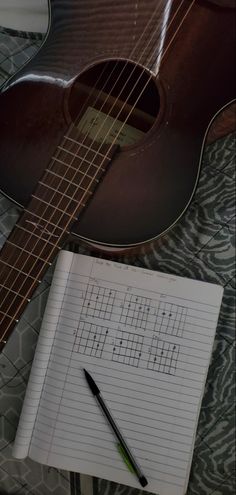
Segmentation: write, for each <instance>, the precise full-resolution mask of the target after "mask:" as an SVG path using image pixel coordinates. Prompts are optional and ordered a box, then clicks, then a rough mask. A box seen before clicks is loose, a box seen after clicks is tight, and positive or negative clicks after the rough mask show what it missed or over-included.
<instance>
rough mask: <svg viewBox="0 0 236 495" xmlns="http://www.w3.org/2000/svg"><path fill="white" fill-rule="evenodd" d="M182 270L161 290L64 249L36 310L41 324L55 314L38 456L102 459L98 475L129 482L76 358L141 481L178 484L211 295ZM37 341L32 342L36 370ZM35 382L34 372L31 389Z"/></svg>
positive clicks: (206, 350)
mask: <svg viewBox="0 0 236 495" xmlns="http://www.w3.org/2000/svg"><path fill="white" fill-rule="evenodd" d="M70 259H71V253H70ZM145 272H147V270H145ZM65 276H67V277H68V281H67V284H66V287H64V289H63V288H62V286H63V285H65ZM183 280H184V279H181V280H180V279H178V277H173V278H172V279H170V278H168V277H166V278H165V276H163V277H162V278H161V283H162V284H163V290H160V280H159V279H158V276H156V274H155V276H154V277H153V278H152V277H150V276H149V275H148V274H147V273H144V272H142V271H140V269H138V268H137V269H136V268H135V270H132V269H130V268H127V269H124V268H123V267H121V266H119V264H116V263H115V264H114V263H113V262H109V263H108V265H107V264H106V263H105V262H103V261H102V260H99V262H97V261H96V259H94V258H90V257H83V256H81V255H73V259H72V272H71V273H70V274H69V276H68V272H66V271H63V270H62V271H61V270H60V261H59V265H58V267H57V268H56V271H55V277H54V288H53V291H54V292H53V294H52V296H51V299H50V306H49V307H48V308H47V311H46V313H45V317H44V320H43V331H44V332H45V333H47V329H50V328H53V327H54V325H55V324H56V327H57V330H56V335H55V339H54V341H53V343H52V340H51V341H50V339H49V341H48V345H51V353H50V360H49V363H48V368H47V376H46V380H45V384H44V387H43V390H42V395H41V400H40V405H39V408H38V415H37V422H36V424H35V428H34V432H33V437H32V441H31V449H30V450H31V454H32V455H33V458H34V457H35V456H36V457H37V455H38V456H39V458H40V456H42V458H43V457H44V459H45V456H47V459H48V462H52V463H54V465H57V464H55V463H58V466H60V467H62V463H63V459H64V462H66V466H67V468H68V469H71V470H74V469H73V468H74V466H75V463H76V466H77V469H78V471H79V470H80V468H81V469H82V467H83V469H85V464H86V470H88V469H89V467H88V466H92V468H91V469H92V472H91V474H94V473H95V474H94V475H99V474H98V473H99V469H100V468H101V469H102V471H101V472H100V476H102V477H103V476H104V477H105V478H107V479H108V478H109V473H110V475H111V473H112V479H113V480H114V481H117V482H123V480H124V477H125V480H126V482H127V484H131V486H135V487H137V485H136V480H134V479H133V477H132V475H131V474H130V473H127V470H126V468H125V466H124V465H123V464H122V461H121V459H120V458H119V455H118V453H117V452H116V450H115V448H114V445H115V442H114V438H113V437H112V435H111V433H110V431H109V429H108V428H107V424H106V422H105V421H104V418H103V417H102V415H101V413H100V411H99V409H98V408H97V404H96V402H95V401H94V398H93V397H91V396H90V395H89V393H88V390H86V386H85V384H84V382H83V379H82V378H81V368H82V367H83V366H86V367H87V366H88V368H89V369H91V372H92V374H93V373H94V374H95V376H96V381H98V383H99V385H100V386H101V390H102V393H103V394H104V396H105V397H106V399H107V401H108V403H109V406H110V408H111V409H112V411H113V412H114V414H115V419H116V420H117V422H118V424H119V425H120V427H121V429H122V431H123V432H125V437H126V438H127V440H128V442H130V444H131V447H132V448H134V449H135V455H137V459H138V460H139V462H140V461H141V464H142V468H143V469H145V475H146V476H147V478H148V480H150V483H149V487H148V488H149V490H151V491H159V493H160V494H161V495H167V494H168V495H169V492H168V491H167V490H168V487H169V486H170V485H171V486H173V487H175V486H176V492H175V491H174V488H173V490H172V492H171V493H178V494H181V493H182V491H181V490H182V488H183V487H184V485H185V483H186V476H187V473H188V469H189V459H190V458H191V451H192V445H193V439H194V433H195V428H196V421H197V418H198V412H199V405H200V399H201V395H202V391H203V386H204V381H205V377H206V370H207V367H208V363H209V357H210V352H211V348H212V343H213V338H214V332H215V325H216V320H217V315H218V311H219V303H220V295H219V290H218V289H215V288H214V286H212V284H211V288H212V291H213V292H214V291H215V294H216V295H215V301H214V297H213V295H212V294H213V292H212V291H211V294H208V292H209V291H208V290H207V288H206V287H205V286H204V285H203V284H202V283H201V282H199V284H198V283H197V284H196V283H194V284H193V283H192V282H191V281H187V282H186V280H185V281H183ZM176 288H178V291H177V289H176ZM184 291H185V293H184ZM62 292H63V294H64V300H63V302H61V297H62ZM177 293H178V294H179V295H178V294H177ZM176 294H177V295H176ZM184 295H185V297H183V296H184ZM193 296H194V297H193ZM203 299H204V300H203ZM59 310H60V318H59V320H58V321H57V316H58V311H59ZM45 342H46V341H45ZM45 351H46V345H45V344H42V345H41V344H40V345H39V347H38V355H39V357H40V359H41V361H40V360H39V361H36V364H35V372H40V369H39V368H40V362H41V363H42V362H43V360H44V353H45ZM65 370H66V375H65ZM37 386H38V385H37V373H36V376H33V378H32V380H31V384H30V387H31V388H30V392H31V393H32V394H34V388H36V389H37ZM42 439H43V440H42ZM22 441H23V440H22ZM37 449H39V450H38V451H37ZM39 451H41V452H42V454H40V453H39ZM37 452H38V454H37ZM150 455H151V460H150ZM96 465H97V467H96ZM99 466H100V468H99ZM169 480H170V483H169ZM160 486H161V487H162V488H161V490H162V491H161V492H160ZM165 487H166V488H165ZM177 487H178V491H177ZM181 487H182V488H181ZM180 488H181V490H180Z"/></svg>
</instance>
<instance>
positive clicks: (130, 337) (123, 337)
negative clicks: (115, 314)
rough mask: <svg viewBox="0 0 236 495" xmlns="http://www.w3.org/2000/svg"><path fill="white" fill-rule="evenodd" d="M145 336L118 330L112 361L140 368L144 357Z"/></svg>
mask: <svg viewBox="0 0 236 495" xmlns="http://www.w3.org/2000/svg"><path fill="white" fill-rule="evenodd" d="M142 346H143V336H142V335H138V334H133V333H131V332H123V331H122V330H118V332H117V337H116V339H115V345H114V347H113V350H112V360H113V361H116V362H118V363H123V364H129V365H130V366H136V367H138V365H139V361H140V358H141V355H142Z"/></svg>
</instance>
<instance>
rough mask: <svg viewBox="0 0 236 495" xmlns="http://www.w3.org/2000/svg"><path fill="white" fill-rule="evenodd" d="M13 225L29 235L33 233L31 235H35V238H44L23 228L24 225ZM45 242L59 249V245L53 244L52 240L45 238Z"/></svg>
mask: <svg viewBox="0 0 236 495" xmlns="http://www.w3.org/2000/svg"><path fill="white" fill-rule="evenodd" d="M15 227H16V228H17V229H20V230H23V231H24V232H27V234H30V235H31V236H32V235H33V236H35V237H37V239H39V240H40V241H42V240H44V239H43V238H42V237H40V236H38V235H37V234H35V232H31V231H30V230H27V229H25V228H24V227H22V225H19V224H18V223H17V224H16V225H15ZM46 242H47V244H50V245H51V246H53V247H57V248H58V249H61V248H60V247H59V246H55V244H54V243H53V242H50V241H48V240H46Z"/></svg>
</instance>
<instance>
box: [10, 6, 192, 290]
mask: <svg viewBox="0 0 236 495" xmlns="http://www.w3.org/2000/svg"><path fill="white" fill-rule="evenodd" d="M182 4H183V1H182V3H181V6H182ZM157 10H158V6H157V7H156V10H155V11H154V12H153V15H152V16H151V18H150V19H149V21H148V23H147V24H146V26H145V29H144V31H143V33H142V36H143V35H144V33H145V32H146V30H147V28H148V26H149V24H150V22H151V20H152V19H153V17H154V14H155V13H156V11H157ZM178 10H179V9H177V12H178ZM177 12H176V13H175V16H176V15H177ZM175 16H174V17H175ZM171 22H173V19H172V21H171ZM167 24H168V22H167ZM170 24H171V23H170ZM164 30H165V27H164V29H163V31H164ZM161 35H162V33H161ZM142 36H141V37H140V38H139V42H140V41H141V39H142ZM149 42H150V40H149ZM137 46H138V43H136V45H135V46H134V50H135V49H136V48H137ZM131 55H132V53H131ZM76 144H77V142H76ZM80 144H82V143H80ZM66 151H67V150H66ZM73 155H74V154H73ZM77 156H78V155H77ZM71 163H72V162H71ZM66 165H67V166H68V167H69V166H71V164H66ZM70 168H72V167H70ZM75 170H76V172H78V171H79V169H75ZM86 175H87V174H86ZM87 176H88V175H87ZM62 181H63V178H62V180H61V182H62ZM78 186H79V184H78ZM57 191H59V190H57ZM59 193H60V194H61V192H60V191H59ZM44 213H45V212H44ZM48 223H49V222H48ZM48 223H47V225H48ZM35 228H37V225H36V227H35ZM32 235H35V233H34V232H33V233H32ZM52 235H53V234H52ZM38 238H39V239H43V237H42V235H41V236H40V237H39V236H38ZM19 257H20V255H19ZM19 257H18V259H19ZM27 261H28V260H26V261H25V264H26V263H27ZM25 264H24V266H25ZM6 297H7V296H6Z"/></svg>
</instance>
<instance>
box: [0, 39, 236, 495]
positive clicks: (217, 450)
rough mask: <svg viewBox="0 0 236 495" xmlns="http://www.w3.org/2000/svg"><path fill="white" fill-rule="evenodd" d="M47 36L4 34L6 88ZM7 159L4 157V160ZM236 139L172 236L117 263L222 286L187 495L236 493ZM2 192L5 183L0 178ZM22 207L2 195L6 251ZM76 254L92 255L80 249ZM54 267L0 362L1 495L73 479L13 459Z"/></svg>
mask: <svg viewBox="0 0 236 495" xmlns="http://www.w3.org/2000/svg"><path fill="white" fill-rule="evenodd" d="M41 39H42V37H41V36H40V35H34V36H32V35H30V34H27V33H16V32H9V31H6V30H2V31H1V32H0V84H1V83H3V82H4V80H6V78H8V77H9V75H10V74H12V73H14V72H15V71H16V70H17V69H18V68H19V67H20V66H21V65H22V64H24V63H26V62H27V60H29V58H30V57H32V56H33V54H34V53H35V52H36V51H37V50H38V47H39V46H40V43H41ZM0 159H1V157H0ZM234 164H235V136H234V135H232V134H231V135H228V136H227V137H225V138H224V139H221V140H219V141H217V142H215V143H214V144H211V145H210V146H208V147H207V149H206V150H205V153H204V157H203V163H202V171H201V176H200V181H199V184H198V188H197V191H196V194H195V196H194V199H193V201H192V203H191V206H190V207H189V208H188V210H187V212H186V213H185V215H184V216H183V217H182V219H181V220H180V221H179V222H178V224H177V225H176V226H175V227H174V228H173V229H172V230H171V232H169V233H168V234H167V235H165V236H164V237H162V238H161V239H160V240H159V241H158V242H156V243H153V244H152V245H151V246H150V252H149V254H146V253H145V252H142V251H141V253H140V255H139V256H136V257H133V258H132V259H131V258H127V257H125V258H119V261H124V262H126V263H127V262H128V263H132V264H135V265H138V266H143V267H148V268H151V269H154V270H159V271H163V272H168V273H174V274H176V275H181V276H185V277H190V278H196V279H198V280H205V281H208V282H213V283H219V284H221V285H223V286H224V297H223V304H222V308H221V313H220V318H219V323H218V327H217V332H216V338H215V345H214V350H213V355H212V360H211V364H210V368H209V373H208V377H207V383H206V389H205V394H204V399H203V403H202V408H201V414H200V419H199V424H198V431H197V438H196V444H195V450H194V457H193V463H192V469H191V475H190V482H189V486H188V490H187V495H213V494H214V495H231V494H232V495H233V494H234V493H235V491H236V488H235V440H234V439H235V430H234V428H235V413H234V405H235V381H234V373H235V366H234V352H235V272H234V270H235V265H234V254H235V244H234V242H235V237H234V235H235V190H234V180H235V168H234ZM0 187H1V179H0ZM19 212H20V211H19V209H18V208H17V207H16V206H15V205H14V204H13V203H11V202H10V201H9V200H8V199H6V198H4V197H3V196H2V195H0V246H2V245H3V243H4V242H5V240H6V238H7V236H8V234H9V232H10V231H11V229H12V228H13V226H14V224H15V222H16V220H17V218H18V215H19ZM70 247H71V248H72V249H73V250H77V251H80V252H83V253H87V254H90V253H89V252H88V250H85V249H84V248H82V247H78V246H70ZM52 271H53V270H52V269H51V270H49V271H48V272H47V274H46V276H45V277H44V281H43V283H42V284H41V285H40V287H39V289H38V290H37V291H36V293H35V294H34V297H33V298H32V301H31V302H30V304H29V305H28V307H27V309H26V311H25V313H24V315H23V317H22V318H21V320H20V322H19V324H18V325H17V328H16V329H15V331H14V333H13V335H12V337H11V339H10V341H9V343H8V344H7V346H6V347H5V349H4V351H3V352H2V354H1V356H0V380H1V382H0V429H1V433H0V493H1V494H17V495H28V494H31V495H49V494H52V493H53V494H57V495H66V494H69V493H70V492H71V493H72V494H73V493H79V491H76V490H75V487H74V483H73V486H72V489H71V482H70V476H69V473H66V472H62V471H58V470H56V469H54V468H48V467H46V466H42V465H39V464H37V463H35V462H33V461H31V460H29V459H26V460H23V461H16V460H15V459H13V458H12V445H13V441H14V437H15V431H16V427H17V423H18V419H19V414H20V411H21V407H22V402H23V398H24V393H25V388H26V384H27V380H28V376H29V371H30V367H31V363H32V358H33V354H34V349H35V345H36V342H37V337H38V332H39V329H40V324H41V321H42V315H43V310H44V307H45V303H46V300H47V296H48V291H49V286H50V281H51V277H52ZM141 493H142V492H141V491H139V490H133V489H130V488H126V487H124V486H122V485H116V484H115V483H109V482H106V481H104V480H95V495H103V494H106V495H115V494H116V495H118V494H122V495H126V494H127V495H128V494H129V495H138V494H141Z"/></svg>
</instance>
